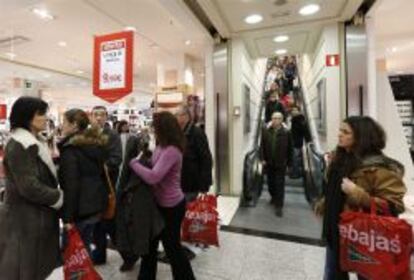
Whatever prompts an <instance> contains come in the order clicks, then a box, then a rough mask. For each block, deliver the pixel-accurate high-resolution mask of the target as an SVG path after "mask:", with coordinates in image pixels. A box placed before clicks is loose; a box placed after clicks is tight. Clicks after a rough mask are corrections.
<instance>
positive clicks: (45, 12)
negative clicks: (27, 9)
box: [32, 8, 55, 21]
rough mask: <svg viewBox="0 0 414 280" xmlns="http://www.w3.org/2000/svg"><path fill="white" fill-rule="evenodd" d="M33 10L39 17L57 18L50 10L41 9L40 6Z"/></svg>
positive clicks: (46, 18)
mask: <svg viewBox="0 0 414 280" xmlns="http://www.w3.org/2000/svg"><path fill="white" fill-rule="evenodd" d="M32 12H33V13H34V14H35V15H37V16H38V17H39V18H41V19H43V20H46V21H49V20H53V19H55V17H54V16H52V15H51V14H50V13H49V11H48V10H45V9H39V8H34V9H32Z"/></svg>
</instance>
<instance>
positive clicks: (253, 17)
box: [244, 14, 263, 24]
mask: <svg viewBox="0 0 414 280" xmlns="http://www.w3.org/2000/svg"><path fill="white" fill-rule="evenodd" d="M262 20H263V17H262V16H261V15H259V14H253V15H250V16H247V17H245V18H244V21H245V22H246V23H248V24H256V23H259V22H261V21H262Z"/></svg>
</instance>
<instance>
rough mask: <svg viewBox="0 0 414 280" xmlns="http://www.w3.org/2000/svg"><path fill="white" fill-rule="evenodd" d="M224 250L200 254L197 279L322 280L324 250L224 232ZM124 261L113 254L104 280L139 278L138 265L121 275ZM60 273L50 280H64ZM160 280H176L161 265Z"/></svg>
mask: <svg viewBox="0 0 414 280" xmlns="http://www.w3.org/2000/svg"><path fill="white" fill-rule="evenodd" d="M220 244H221V247H220V248H210V249H209V250H207V251H205V252H202V253H200V254H199V255H198V256H197V258H196V259H195V260H194V261H193V262H192V266H193V269H194V272H195V274H196V277H197V279H199V280H200V279H201V280H223V279H228V280H233V279H234V280H285V279H286V280H321V279H322V272H323V266H324V249H323V248H320V247H316V246H309V245H302V244H297V243H291V242H285V241H278V240H273V239H266V238H260V237H252V236H247V235H241V234H235V233H228V232H221V233H220ZM120 264H121V259H120V257H119V256H118V254H117V253H116V252H114V251H111V253H110V254H109V261H108V264H107V265H105V266H102V267H99V268H98V271H99V272H100V274H101V275H102V277H103V279H111V280H112V279H120V280H130V279H131V280H132V279H136V277H137V274H138V266H139V265H137V267H136V268H135V269H134V271H132V272H129V273H120V272H119V271H118V268H119V266H120ZM60 279H63V278H62V272H61V270H56V271H55V273H54V274H53V275H52V276H51V277H50V278H49V279H48V280H60ZM157 279H159V280H167V279H172V277H171V273H170V267H169V266H168V265H165V264H161V263H160V264H159V266H158V278H157Z"/></svg>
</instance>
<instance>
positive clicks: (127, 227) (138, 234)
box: [116, 136, 164, 256]
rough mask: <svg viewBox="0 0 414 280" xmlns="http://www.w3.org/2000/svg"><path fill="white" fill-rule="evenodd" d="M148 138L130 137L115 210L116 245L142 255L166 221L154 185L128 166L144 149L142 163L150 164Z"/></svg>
mask: <svg viewBox="0 0 414 280" xmlns="http://www.w3.org/2000/svg"><path fill="white" fill-rule="evenodd" d="M146 146H148V145H147V143H146V142H145V140H143V139H140V138H138V137H135V136H131V137H130V138H129V139H128V141H127V144H126V149H125V162H124V164H123V167H122V170H121V175H120V178H119V186H118V207H117V213H116V239H117V240H116V245H117V249H118V251H120V252H121V253H129V254H131V255H136V256H142V255H145V254H147V253H148V252H149V245H150V241H151V240H153V239H154V238H155V237H157V236H158V235H159V234H160V233H161V231H162V229H163V227H164V220H163V218H162V216H161V214H160V213H159V210H158V207H157V204H156V202H155V198H154V195H153V192H152V189H151V188H152V187H151V186H149V185H147V184H146V183H145V182H144V181H142V180H141V179H140V178H139V177H138V176H137V175H136V174H135V173H134V172H132V170H131V169H130V167H129V162H130V161H131V160H132V159H133V158H135V157H136V156H137V155H138V154H139V153H140V152H141V151H144V155H143V156H142V157H141V160H140V162H141V163H142V164H144V165H147V166H149V165H150V162H151V152H149V151H146V150H145V147H146Z"/></svg>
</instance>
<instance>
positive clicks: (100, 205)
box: [58, 109, 108, 253]
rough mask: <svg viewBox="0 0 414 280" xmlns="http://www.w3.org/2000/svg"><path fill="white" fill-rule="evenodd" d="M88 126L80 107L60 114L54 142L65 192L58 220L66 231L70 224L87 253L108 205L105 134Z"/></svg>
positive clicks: (87, 119) (61, 183)
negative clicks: (59, 138)
mask: <svg viewBox="0 0 414 280" xmlns="http://www.w3.org/2000/svg"><path fill="white" fill-rule="evenodd" d="M88 127H89V118H88V115H87V114H86V113H85V112H84V111H82V110H80V109H71V110H68V111H66V112H65V113H64V116H63V125H62V133H63V136H64V139H63V140H62V141H61V142H60V143H59V144H58V147H59V151H60V159H59V182H60V185H61V187H62V190H63V191H64V192H65V199H64V203H63V209H62V220H63V223H64V226H65V229H66V230H69V229H70V228H72V227H73V226H74V225H75V226H76V228H77V229H78V230H79V233H80V236H81V238H82V240H83V243H84V244H85V247H86V249H87V250H88V252H89V253H90V252H91V243H92V241H93V231H94V229H95V226H96V224H97V223H98V222H99V221H100V216H101V214H102V213H103V212H104V211H105V209H106V207H107V204H108V191H107V185H106V184H107V183H106V182H105V179H104V178H105V177H104V176H103V172H104V169H103V163H104V162H105V157H106V155H105V146H106V144H107V137H106V136H105V135H103V134H102V133H100V132H99V130H98V129H97V128H96V127H95V128H88Z"/></svg>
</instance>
